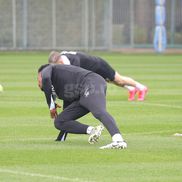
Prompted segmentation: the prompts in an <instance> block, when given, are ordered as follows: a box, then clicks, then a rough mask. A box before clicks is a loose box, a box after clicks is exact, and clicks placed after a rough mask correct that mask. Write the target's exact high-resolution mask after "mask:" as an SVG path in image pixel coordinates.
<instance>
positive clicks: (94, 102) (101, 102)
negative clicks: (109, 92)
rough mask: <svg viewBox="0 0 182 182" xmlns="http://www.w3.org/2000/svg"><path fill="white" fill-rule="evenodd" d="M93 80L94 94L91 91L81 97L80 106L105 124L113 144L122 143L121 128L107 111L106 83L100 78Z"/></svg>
mask: <svg viewBox="0 0 182 182" xmlns="http://www.w3.org/2000/svg"><path fill="white" fill-rule="evenodd" d="M92 80H93V82H92V84H94V92H93V93H89V91H87V92H86V93H85V94H84V95H83V96H81V98H80V104H81V105H82V106H84V107H85V108H87V109H88V110H89V111H90V112H91V113H92V114H93V115H94V117H95V118H97V119H98V120H99V121H101V122H102V123H103V125H104V126H105V127H106V129H107V130H108V132H109V133H110V135H111V137H112V140H113V142H118V143H122V142H123V141H124V139H123V137H122V135H121V133H120V131H119V128H118V127H117V125H116V122H115V120H114V118H113V117H112V116H111V115H110V114H109V113H108V112H107V110H106V98H105V90H106V83H105V81H104V80H103V79H102V78H101V77H98V76H97V77H96V76H95V77H93V78H92ZM118 145H119V144H118ZM122 145H123V144H122Z"/></svg>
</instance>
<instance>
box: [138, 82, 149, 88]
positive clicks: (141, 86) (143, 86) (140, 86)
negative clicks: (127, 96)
mask: <svg viewBox="0 0 182 182" xmlns="http://www.w3.org/2000/svg"><path fill="white" fill-rule="evenodd" d="M136 88H137V89H138V90H144V89H146V88H147V87H146V86H145V85H142V84H141V83H139V82H136Z"/></svg>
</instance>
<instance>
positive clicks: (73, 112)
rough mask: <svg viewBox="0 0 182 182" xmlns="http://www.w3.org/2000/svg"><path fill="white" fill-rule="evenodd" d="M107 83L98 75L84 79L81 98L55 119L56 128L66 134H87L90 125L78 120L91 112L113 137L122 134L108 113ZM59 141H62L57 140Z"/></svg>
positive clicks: (91, 75)
mask: <svg viewBox="0 0 182 182" xmlns="http://www.w3.org/2000/svg"><path fill="white" fill-rule="evenodd" d="M106 88H107V85H106V82H105V80H104V79H103V78H102V77H101V76H99V75H96V74H92V73H91V74H89V75H87V76H86V77H85V78H84V81H83V85H82V89H81V91H80V98H79V99H78V100H75V101H73V102H72V103H71V104H70V105H68V106H67V107H66V108H65V109H64V110H63V111H62V112H61V113H60V114H59V115H58V117H57V118H56V119H55V122H54V124H55V127H56V128H57V129H58V130H61V131H62V134H63V132H64V133H74V134H86V131H87V128H88V125H85V124H82V123H80V122H78V121H76V120H77V119H79V118H81V117H82V116H84V115H86V114H87V113H89V112H91V113H92V114H93V116H94V117H95V118H96V119H98V120H99V121H100V122H102V124H103V125H104V126H105V128H106V129H107V130H108V132H109V133H110V135H111V136H113V135H114V134H116V133H120V131H119V129H118V127H117V126H116V122H115V120H114V118H113V117H112V116H111V115H110V114H109V113H108V112H107V111H106ZM57 140H61V138H60V139H57Z"/></svg>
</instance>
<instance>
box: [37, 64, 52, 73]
mask: <svg viewBox="0 0 182 182" xmlns="http://www.w3.org/2000/svg"><path fill="white" fill-rule="evenodd" d="M49 65H50V64H44V65H41V66H40V68H39V69H38V73H40V72H41V71H42V70H43V69H44V68H46V67H47V66H49Z"/></svg>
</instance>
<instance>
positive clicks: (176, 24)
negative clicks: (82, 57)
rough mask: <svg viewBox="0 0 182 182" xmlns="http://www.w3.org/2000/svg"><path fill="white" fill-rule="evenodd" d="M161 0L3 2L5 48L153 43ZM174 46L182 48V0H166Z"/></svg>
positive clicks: (0, 22)
mask: <svg viewBox="0 0 182 182" xmlns="http://www.w3.org/2000/svg"><path fill="white" fill-rule="evenodd" d="M154 13H155V0H0V49H75V50H76V49H83V50H99V49H105V50H111V49H115V48H123V47H128V48H137V47H143V48H145V47H153V35H154V28H155V22H154V21H155V20H154V15H155V14H154ZM166 13H167V15H166V16H167V18H166V29H167V40H168V47H171V48H176V47H179V48H182V0H166Z"/></svg>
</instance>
